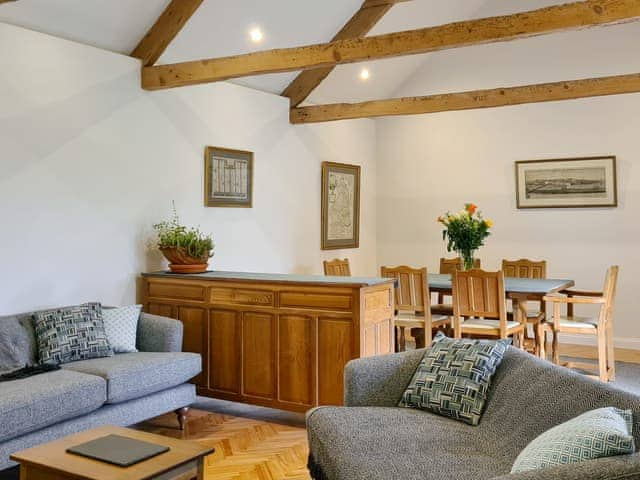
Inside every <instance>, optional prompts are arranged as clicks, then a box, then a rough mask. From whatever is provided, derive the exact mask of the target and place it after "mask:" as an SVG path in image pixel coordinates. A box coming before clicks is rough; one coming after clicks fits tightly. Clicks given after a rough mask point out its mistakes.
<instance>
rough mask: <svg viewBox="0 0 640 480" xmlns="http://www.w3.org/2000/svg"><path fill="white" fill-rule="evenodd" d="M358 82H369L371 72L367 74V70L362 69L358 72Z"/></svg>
mask: <svg viewBox="0 0 640 480" xmlns="http://www.w3.org/2000/svg"><path fill="white" fill-rule="evenodd" d="M359 77H360V80H369V77H371V72H369V69H368V68H363V69H362V70H360V75H359Z"/></svg>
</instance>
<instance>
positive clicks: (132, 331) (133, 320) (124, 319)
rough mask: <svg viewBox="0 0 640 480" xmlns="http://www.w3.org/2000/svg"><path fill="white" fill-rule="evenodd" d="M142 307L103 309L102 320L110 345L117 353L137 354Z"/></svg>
mask: <svg viewBox="0 0 640 480" xmlns="http://www.w3.org/2000/svg"><path fill="white" fill-rule="evenodd" d="M141 311H142V305H129V306H127V307H103V308H102V320H103V321H104V330H105V332H106V334H107V339H108V340H109V345H111V348H112V349H113V351H114V352H115V353H133V352H137V351H138V350H137V349H136V337H137V333H138V319H139V318H140V312H141Z"/></svg>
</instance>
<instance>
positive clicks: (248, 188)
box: [204, 147, 253, 208]
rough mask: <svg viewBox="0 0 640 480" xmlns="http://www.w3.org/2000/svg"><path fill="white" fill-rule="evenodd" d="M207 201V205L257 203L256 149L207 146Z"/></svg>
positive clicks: (205, 156) (205, 175)
mask: <svg viewBox="0 0 640 480" xmlns="http://www.w3.org/2000/svg"><path fill="white" fill-rule="evenodd" d="M204 204H205V206H207V207H236V208H252V207H253V152H249V151H245V150H233V149H230V148H222V147H206V148H205V153H204Z"/></svg>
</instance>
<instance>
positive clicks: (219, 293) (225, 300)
mask: <svg viewBox="0 0 640 480" xmlns="http://www.w3.org/2000/svg"><path fill="white" fill-rule="evenodd" d="M210 301H211V303H214V304H216V305H225V304H226V305H258V306H263V307H273V306H274V294H273V292H270V291H268V290H250V289H238V288H218V287H214V288H212V289H211V300H210Z"/></svg>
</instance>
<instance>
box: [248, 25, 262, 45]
mask: <svg viewBox="0 0 640 480" xmlns="http://www.w3.org/2000/svg"><path fill="white" fill-rule="evenodd" d="M249 38H250V39H251V41H252V42H253V43H260V42H261V41H262V40H263V38H264V34H263V33H262V30H260V29H259V28H258V27H256V28H252V29H251V30H250V31H249Z"/></svg>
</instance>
